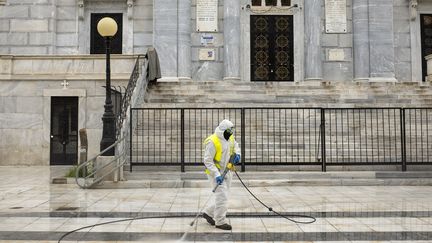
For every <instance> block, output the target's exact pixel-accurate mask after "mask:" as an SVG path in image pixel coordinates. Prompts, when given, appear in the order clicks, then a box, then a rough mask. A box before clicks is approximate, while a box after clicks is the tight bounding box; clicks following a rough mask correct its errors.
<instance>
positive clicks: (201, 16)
mask: <svg viewBox="0 0 432 243" xmlns="http://www.w3.org/2000/svg"><path fill="white" fill-rule="evenodd" d="M196 9H197V10H196V15H197V16H196V28H197V29H196V31H199V32H217V31H218V0H197V7H196Z"/></svg>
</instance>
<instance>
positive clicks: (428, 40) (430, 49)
mask: <svg viewBox="0 0 432 243" xmlns="http://www.w3.org/2000/svg"><path fill="white" fill-rule="evenodd" d="M420 25H421V48H422V80H423V81H425V80H426V76H427V62H426V59H425V57H426V56H427V55H430V54H432V14H421V15H420Z"/></svg>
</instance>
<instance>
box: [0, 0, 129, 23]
mask: <svg viewBox="0 0 432 243" xmlns="http://www.w3.org/2000/svg"><path fill="white" fill-rule="evenodd" d="M1 1H6V0H0V4H1ZM85 1H95V0H77V5H78V18H79V19H80V20H84V8H85ZM124 1H125V2H126V6H127V16H128V19H132V18H133V7H134V1H135V0H124Z"/></svg>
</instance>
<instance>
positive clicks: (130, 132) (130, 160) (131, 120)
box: [129, 108, 133, 172]
mask: <svg viewBox="0 0 432 243" xmlns="http://www.w3.org/2000/svg"><path fill="white" fill-rule="evenodd" d="M132 111H133V108H131V109H130V110H129V112H130V114H129V115H130V125H129V139H130V140H129V164H130V165H129V167H130V168H129V170H130V172H132V126H133V117H132V114H133V112H132Z"/></svg>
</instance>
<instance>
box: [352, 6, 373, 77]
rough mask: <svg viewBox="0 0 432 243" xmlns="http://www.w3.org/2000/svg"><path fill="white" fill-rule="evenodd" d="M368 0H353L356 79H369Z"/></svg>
mask: <svg viewBox="0 0 432 243" xmlns="http://www.w3.org/2000/svg"><path fill="white" fill-rule="evenodd" d="M368 9H369V8H368V0H353V33H354V34H353V35H354V40H353V42H354V80H357V81H361V80H365V81H367V80H369V74H370V72H369V14H368Z"/></svg>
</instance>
